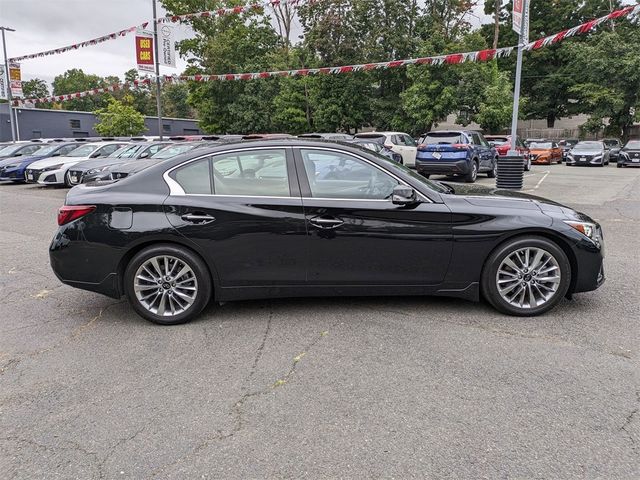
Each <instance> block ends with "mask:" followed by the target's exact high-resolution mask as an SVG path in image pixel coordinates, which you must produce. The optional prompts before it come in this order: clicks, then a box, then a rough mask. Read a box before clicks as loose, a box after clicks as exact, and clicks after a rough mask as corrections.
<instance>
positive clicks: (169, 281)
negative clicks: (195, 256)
mask: <svg viewBox="0 0 640 480" xmlns="http://www.w3.org/2000/svg"><path fill="white" fill-rule="evenodd" d="M133 282H134V285H133V290H134V292H135V295H136V298H137V299H138V301H139V302H140V304H141V305H142V306H143V307H144V308H145V309H146V310H148V311H149V312H151V313H153V314H155V315H159V316H165V317H170V316H174V315H179V314H181V313H183V312H185V311H186V310H188V309H189V308H190V307H191V305H193V303H194V302H195V300H196V297H197V295H198V280H197V279H196V275H195V273H194V271H193V270H192V268H191V267H190V266H189V265H188V264H187V263H185V262H184V261H183V260H181V259H179V258H176V257H173V256H170V255H160V256H155V257H151V258H150V259H148V260H147V261H145V262H144V263H143V264H142V265H140V267H139V268H138V270H137V271H136V274H135V277H134V280H133Z"/></svg>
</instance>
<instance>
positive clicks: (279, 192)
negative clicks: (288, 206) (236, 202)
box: [213, 149, 291, 197]
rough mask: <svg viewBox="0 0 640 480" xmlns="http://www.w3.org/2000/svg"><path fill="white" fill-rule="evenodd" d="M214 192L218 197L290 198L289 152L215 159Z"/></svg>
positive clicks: (266, 151)
mask: <svg viewBox="0 0 640 480" xmlns="http://www.w3.org/2000/svg"><path fill="white" fill-rule="evenodd" d="M213 188H214V193H215V194H216V195H246V196H259V197H288V196H290V195H291V192H290V190H289V176H288V172H287V155H286V151H285V150H284V149H273V150H249V151H245V152H237V153H228V154H224V155H218V156H215V157H213Z"/></svg>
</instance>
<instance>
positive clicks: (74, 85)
mask: <svg viewBox="0 0 640 480" xmlns="http://www.w3.org/2000/svg"><path fill="white" fill-rule="evenodd" d="M111 80H113V79H111ZM116 81H117V77H116ZM112 83H113V82H112ZM107 85H109V83H108V82H107V81H105V79H104V78H101V77H99V76H98V75H93V74H87V73H84V71H82V69H78V68H73V69H71V70H67V71H66V72H64V73H63V74H62V75H58V76H56V77H55V78H54V79H53V82H52V86H53V95H64V94H67V93H76V92H84V91H87V90H91V89H94V88H103V87H106V86H107ZM109 98H111V95H109V94H102V95H89V96H86V97H83V98H75V99H73V100H67V101H64V102H62V105H61V107H62V108H63V109H65V110H78V111H83V112H91V111H93V110H95V109H96V108H101V107H104V106H106V105H107V102H108V99H109Z"/></svg>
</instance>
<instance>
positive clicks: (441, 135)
mask: <svg viewBox="0 0 640 480" xmlns="http://www.w3.org/2000/svg"><path fill="white" fill-rule="evenodd" d="M422 140H423V141H422V143H426V144H427V145H435V144H438V143H445V144H453V143H467V140H466V139H465V138H464V135H462V134H461V133H455V132H431V133H427V134H426V135H425V136H424V137H423V138H422Z"/></svg>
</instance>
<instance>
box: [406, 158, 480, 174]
mask: <svg viewBox="0 0 640 480" xmlns="http://www.w3.org/2000/svg"><path fill="white" fill-rule="evenodd" d="M470 170H471V169H470V165H469V161H468V160H466V159H465V160H454V161H447V160H444V161H437V160H429V161H423V160H419V159H416V171H417V172H418V173H420V174H426V175H431V174H442V175H466V174H467V173H469V171H470Z"/></svg>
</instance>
